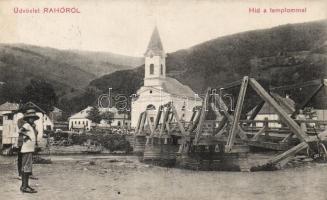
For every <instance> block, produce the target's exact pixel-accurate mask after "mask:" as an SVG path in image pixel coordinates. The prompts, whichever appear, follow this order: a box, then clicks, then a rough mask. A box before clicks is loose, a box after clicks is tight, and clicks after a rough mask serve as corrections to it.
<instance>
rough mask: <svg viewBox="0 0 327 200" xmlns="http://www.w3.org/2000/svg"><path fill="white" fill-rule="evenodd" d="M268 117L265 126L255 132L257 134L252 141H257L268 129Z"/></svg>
mask: <svg viewBox="0 0 327 200" xmlns="http://www.w3.org/2000/svg"><path fill="white" fill-rule="evenodd" d="M268 128H269V127H268V118H265V122H264V123H263V127H262V128H261V129H260V130H259V131H258V132H257V133H255V135H254V136H253V137H252V138H251V141H257V140H258V139H259V136H260V135H261V134H262V133H264V132H265V131H266V130H267V129H268Z"/></svg>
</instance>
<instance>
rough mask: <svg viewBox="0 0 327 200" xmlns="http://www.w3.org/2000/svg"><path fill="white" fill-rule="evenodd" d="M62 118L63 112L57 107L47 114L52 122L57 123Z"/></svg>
mask: <svg viewBox="0 0 327 200" xmlns="http://www.w3.org/2000/svg"><path fill="white" fill-rule="evenodd" d="M62 116H63V111H62V110H61V109H59V108H57V107H53V110H52V111H51V112H50V113H49V117H50V119H51V120H52V121H53V122H58V121H60V120H61V118H62Z"/></svg>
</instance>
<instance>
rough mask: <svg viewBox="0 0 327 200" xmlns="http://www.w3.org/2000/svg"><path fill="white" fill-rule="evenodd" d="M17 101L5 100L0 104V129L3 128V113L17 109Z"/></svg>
mask: <svg viewBox="0 0 327 200" xmlns="http://www.w3.org/2000/svg"><path fill="white" fill-rule="evenodd" d="M18 108H19V104H18V103H11V102H5V103H3V104H1V105H0V131H2V130H3V120H4V115H5V114H8V113H12V112H14V111H16V110H18Z"/></svg>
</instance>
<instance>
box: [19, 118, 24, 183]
mask: <svg viewBox="0 0 327 200" xmlns="http://www.w3.org/2000/svg"><path fill="white" fill-rule="evenodd" d="M25 123H26V122H25V121H24V119H23V118H21V119H19V120H18V123H17V126H18V129H19V130H20V129H21V128H22V127H23V125H24V124H25ZM23 139H24V138H23V134H22V133H21V132H19V133H18V144H17V146H18V158H17V169H18V179H20V180H21V178H22V156H23V155H22V153H21V150H22V146H23Z"/></svg>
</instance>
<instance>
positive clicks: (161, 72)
mask: <svg viewBox="0 0 327 200" xmlns="http://www.w3.org/2000/svg"><path fill="white" fill-rule="evenodd" d="M160 74H161V75H163V66H162V64H161V66H160Z"/></svg>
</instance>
